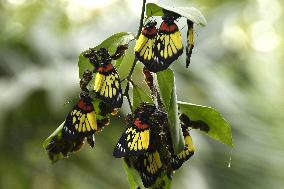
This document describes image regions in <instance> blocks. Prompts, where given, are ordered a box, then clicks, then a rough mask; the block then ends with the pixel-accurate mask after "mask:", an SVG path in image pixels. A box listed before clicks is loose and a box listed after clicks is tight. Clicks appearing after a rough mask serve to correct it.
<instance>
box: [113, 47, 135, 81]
mask: <svg viewBox="0 0 284 189" xmlns="http://www.w3.org/2000/svg"><path fill="white" fill-rule="evenodd" d="M134 59H135V53H134V44H130V45H129V48H128V50H127V51H126V53H125V55H124V56H123V57H121V58H120V61H119V62H117V63H116V68H117V71H118V74H119V76H120V78H121V79H123V78H125V77H127V75H128V73H129V72H130V70H131V67H132V64H133V61H134Z"/></svg>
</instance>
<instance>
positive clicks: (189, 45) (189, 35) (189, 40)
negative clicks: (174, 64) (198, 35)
mask: <svg viewBox="0 0 284 189" xmlns="http://www.w3.org/2000/svg"><path fill="white" fill-rule="evenodd" d="M187 27H188V29H187V44H186V68H188V66H189V64H190V57H191V54H192V49H193V47H194V33H193V22H192V21H190V20H187Z"/></svg>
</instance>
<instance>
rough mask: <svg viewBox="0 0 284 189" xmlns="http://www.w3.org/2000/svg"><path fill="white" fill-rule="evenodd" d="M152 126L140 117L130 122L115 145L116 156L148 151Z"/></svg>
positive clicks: (139, 153)
mask: <svg viewBox="0 0 284 189" xmlns="http://www.w3.org/2000/svg"><path fill="white" fill-rule="evenodd" d="M150 128H151V126H150V125H149V124H148V123H145V122H142V121H141V120H140V119H139V118H136V119H135V121H134V122H130V123H129V125H128V127H127V129H126V130H125V131H124V133H123V134H122V136H121V138H120V139H119V141H118V143H117V145H116V146H115V149H114V152H113V155H114V157H118V158H119V157H126V156H129V155H141V154H144V153H146V152H147V150H148V147H149V144H150Z"/></svg>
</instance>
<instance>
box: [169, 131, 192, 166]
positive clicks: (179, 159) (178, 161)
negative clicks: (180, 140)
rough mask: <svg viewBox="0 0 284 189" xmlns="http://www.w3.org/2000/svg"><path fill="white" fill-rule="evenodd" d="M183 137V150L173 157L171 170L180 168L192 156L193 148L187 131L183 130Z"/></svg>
mask: <svg viewBox="0 0 284 189" xmlns="http://www.w3.org/2000/svg"><path fill="white" fill-rule="evenodd" d="M183 135H184V141H185V146H184V150H183V151H182V152H181V153H179V154H178V155H175V156H174V157H173V159H172V168H173V169H174V170H176V169H178V168H180V167H181V166H182V164H183V163H184V162H185V161H187V160H188V159H189V158H190V157H191V156H192V155H193V154H194V146H193V143H192V138H191V136H190V134H189V132H188V130H187V129H183Z"/></svg>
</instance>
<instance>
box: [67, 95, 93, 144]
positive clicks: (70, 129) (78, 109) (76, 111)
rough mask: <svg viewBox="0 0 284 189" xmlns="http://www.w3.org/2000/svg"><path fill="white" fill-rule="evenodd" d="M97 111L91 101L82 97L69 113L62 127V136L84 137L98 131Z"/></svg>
mask: <svg viewBox="0 0 284 189" xmlns="http://www.w3.org/2000/svg"><path fill="white" fill-rule="evenodd" d="M97 129H98V128H97V121H96V113H95V112H94V107H93V104H92V103H91V101H86V100H83V99H81V100H80V101H79V102H78V104H76V105H75V106H74V107H73V109H72V110H71V112H70V113H69V114H68V115H67V117H66V120H65V122H64V125H63V129H62V137H63V138H69V139H76V138H84V137H87V136H89V135H92V134H94V133H95V132H96V131H97Z"/></svg>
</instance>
